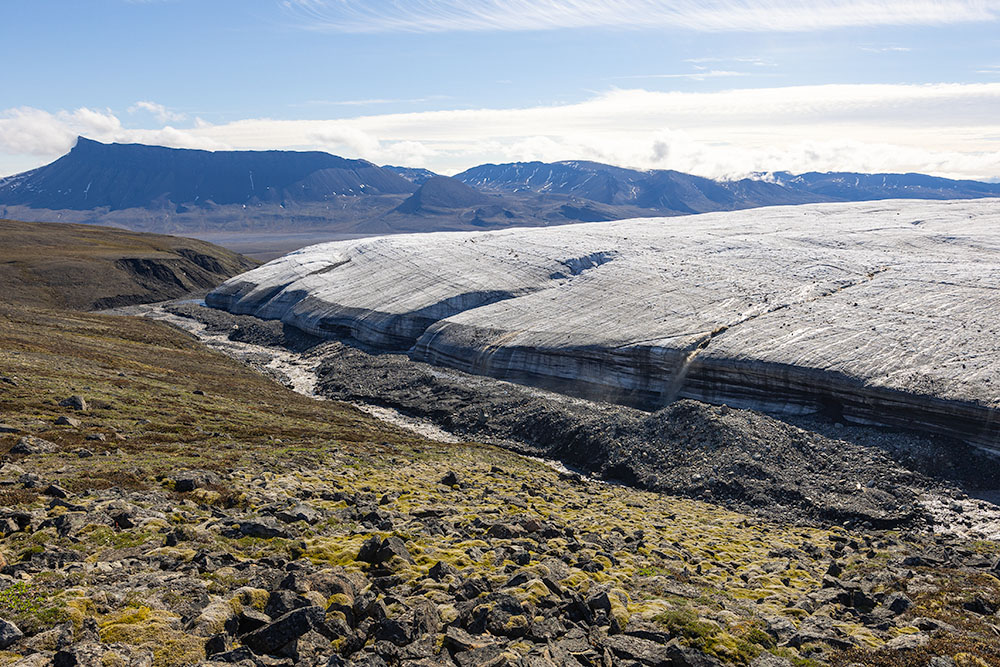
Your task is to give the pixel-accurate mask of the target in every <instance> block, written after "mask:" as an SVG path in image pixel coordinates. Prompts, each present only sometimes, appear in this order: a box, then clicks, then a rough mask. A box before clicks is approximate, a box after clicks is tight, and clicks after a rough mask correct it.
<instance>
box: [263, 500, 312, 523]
mask: <svg viewBox="0 0 1000 667" xmlns="http://www.w3.org/2000/svg"><path fill="white" fill-rule="evenodd" d="M274 516H275V518H277V519H278V520H279V521H283V522H285V523H295V522H296V521H305V522H306V523H308V524H314V523H316V522H317V521H319V520H320V517H321V515H320V513H319V512H318V511H317V510H316V509H314V508H312V507H310V506H309V505H306V504H305V503H299V504H298V505H296V506H295V507H293V508H291V509H288V510H279V511H277V512H275V513H274Z"/></svg>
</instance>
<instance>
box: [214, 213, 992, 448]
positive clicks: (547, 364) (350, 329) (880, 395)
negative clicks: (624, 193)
mask: <svg viewBox="0 0 1000 667" xmlns="http://www.w3.org/2000/svg"><path fill="white" fill-rule="evenodd" d="M206 303H207V304H208V305H210V306H212V307H217V308H223V309H226V310H228V311H231V312H233V313H238V314H250V315H255V316H258V317H262V318H266V319H279V320H281V321H283V322H285V323H287V324H290V325H292V326H295V327H298V328H299V329H302V330H304V331H306V332H309V333H312V334H315V335H318V336H324V337H337V338H349V339H354V340H355V341H357V342H358V343H360V344H362V345H363V346H366V347H367V348H369V349H375V350H385V351H406V352H407V353H408V354H409V355H410V357H411V358H413V359H415V360H419V361H424V362H429V363H432V364H436V365H439V366H446V367H451V368H456V369H459V370H462V371H466V372H471V373H475V374H481V375H488V376H492V377H496V378H500V379H504V380H510V381H514V382H518V383H522V384H528V385H533V386H538V387H543V388H546V389H552V390H556V391H560V392H563V393H567V394H571V395H575V396H581V397H585V398H590V399H596V400H604V401H610V402H617V403H623V404H627V405H633V406H636V407H641V408H644V409H656V408H658V407H662V406H663V405H665V404H667V403H670V402H672V401H673V400H675V399H677V398H693V399H697V400H701V401H706V402H709V403H714V404H727V405H730V406H733V407H741V408H754V409H760V410H765V411H769V412H772V413H785V414H805V413H813V412H821V413H824V414H826V415H827V416H829V417H830V418H832V419H836V420H842V421H852V422H856V423H870V424H880V425H887V426H903V427H907V428H915V429H920V430H924V431H928V432H932V433H941V434H946V435H951V436H957V437H960V438H962V439H965V440H967V441H969V442H973V443H976V444H981V445H996V444H998V443H1000V418H998V413H1000V199H984V200H974V201H968V200H964V201H919V200H918V201H914V200H892V201H879V202H862V203H837V204H815V205H800V206H783V207H770V208H760V209H751V210H743V211H734V212H722V213H707V214H701V215H693V216H685V217H672V218H643V219H631V220H622V221H616V222H599V223H584V224H577V225H572V226H560V227H548V228H530V229H528V228H526V229H504V230H501V231H490V232H439V233H425V234H407V235H395V236H383V237H373V238H363V239H355V240H349V241H338V242H333V243H324V244H320V245H315V246H311V247H308V248H304V249H302V250H299V251H296V252H293V253H291V254H289V255H286V256H284V257H281V258H279V259H276V260H274V261H272V262H270V263H268V264H265V265H263V266H261V267H259V268H256V269H254V270H252V271H250V272H248V273H245V274H242V275H239V276H237V277H235V278H232V279H230V280H228V281H227V282H226V283H224V284H223V285H221V286H220V287H219V288H217V289H216V290H214V291H213V292H211V293H210V294H209V295H208V296H207V298H206Z"/></svg>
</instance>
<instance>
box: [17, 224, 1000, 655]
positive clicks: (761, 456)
mask: <svg viewBox="0 0 1000 667" xmlns="http://www.w3.org/2000/svg"><path fill="white" fill-rule="evenodd" d="M98 231H99V230H95V233H97V232H98ZM106 233H107V234H109V235H113V234H114V232H113V231H111V230H107V231H106ZM92 287H95V286H93V285H92ZM48 304H49V302H48V301H46V300H45V299H40V300H38V301H35V302H32V301H30V299H29V298H28V297H27V296H26V297H25V298H24V301H23V302H20V303H15V302H11V301H6V300H4V301H3V302H2V303H0V666H9V665H17V666H19V667H42V666H47V665H54V666H60V667H61V666H63V665H76V666H80V667H84V666H86V667H111V666H119V665H120V666H132V667H140V666H146V665H164V666H170V667H172V666H180V665H196V664H197V665H206V666H211V665H216V666H222V665H241V666H243V667H298V666H300V665H301V666H310V667H311V666H321V665H322V666H332V667H335V666H337V665H350V666H357V667H360V666H367V667H378V666H381V665H386V666H388V665H408V666H413V667H417V666H420V665H444V666H453V667H454V666H457V667H471V666H473V665H475V666H481V665H489V666H496V667H500V666H504V665H507V666H517V667H522V666H524V667H536V666H553V665H555V666H560V667H577V666H582V665H594V666H596V665H601V666H602V667H607V666H612V665H622V666H625V667H633V666H635V667H638V666H640V665H665V666H668V667H669V666H671V665H676V666H678V667H682V666H699V667H701V666H708V667H710V666H712V665H752V666H753V667H788V665H795V666H799V667H813V666H815V667H820V666H824V665H832V666H834V667H847V666H849V665H851V666H857V665H870V666H873V667H874V666H877V665H896V666H902V667H917V666H920V667H925V666H933V667H951V666H959V667H966V666H969V665H976V666H982V665H995V664H1000V618H998V615H997V610H998V609H1000V578H998V577H1000V546H998V542H997V539H998V538H1000V509H998V508H997V507H996V506H995V505H993V504H991V503H989V502H985V501H983V500H979V499H977V498H976V495H981V496H982V495H984V494H982V493H979V492H981V491H983V490H985V489H990V488H993V489H995V488H997V487H996V485H995V483H996V480H995V479H994V472H993V471H995V470H996V465H995V463H994V462H993V460H992V459H990V458H988V457H987V456H986V455H985V454H983V453H980V452H977V451H976V450H974V449H971V448H968V447H964V446H963V445H960V444H959V443H956V442H954V441H949V440H946V439H943V438H934V437H917V436H912V435H905V434H900V433H898V432H893V431H886V430H873V429H869V428H861V427H855V426H850V425H844V424H838V423H835V422H832V421H823V420H820V419H817V418H806V417H803V418H800V419H799V421H798V423H797V424H796V425H792V424H789V423H785V422H779V421H777V420H775V419H773V418H771V417H767V416H765V415H763V414H759V413H754V412H750V411H745V410H739V409H733V408H718V407H712V406H709V405H705V404H702V403H698V402H694V401H681V402H679V403H677V404H675V405H673V406H671V407H669V408H667V409H664V410H660V411H658V412H654V413H645V412H642V411H639V410H636V409H633V408H628V407H622V406H617V405H613V404H601V403H593V402H588V401H585V400H582V399H577V398H569V397H566V396H562V395H559V394H553V393H549V392H546V391H543V390H538V389H531V388H528V387H522V386H517V385H513V384H510V383H507V382H504V381H500V380H495V379H492V378H487V377H481V376H470V375H466V374H464V373H461V372H460V371H451V370H442V369H440V368H437V367H433V366H429V365H426V364H422V363H418V362H414V361H412V360H411V359H409V358H408V357H406V356H405V355H401V354H385V353H379V354H373V352H374V350H372V349H368V350H367V351H366V350H365V349H361V348H360V347H358V346H357V343H356V342H355V344H354V345H346V344H345V343H344V342H343V341H339V340H328V339H325V338H317V337H314V336H311V335H309V334H306V333H304V332H303V331H302V330H300V329H298V328H296V327H293V326H289V325H285V324H282V323H280V322H278V321H265V320H260V319H257V318H254V317H250V316H246V315H232V314H229V313H226V312H223V311H219V310H213V309H208V308H205V307H204V306H203V305H201V304H200V303H199V301H198V299H197V297H187V298H184V299H181V300H178V301H175V302H172V303H168V304H161V305H152V306H132V307H129V308H119V309H118V310H116V311H115V312H118V313H123V314H120V315H115V316H111V315H106V314H96V313H86V312H81V311H71V310H66V309H52V308H51V307H49V305H48ZM129 313H131V314H133V315H134V314H143V315H145V317H143V318H140V317H134V316H127V314H129ZM156 320H162V321H156ZM165 322H169V323H173V325H174V326H168V325H167V324H166V323H165ZM283 385H287V386H283ZM292 389H294V390H295V391H293V390H292ZM323 396H326V397H331V398H341V399H346V400H347V401H350V403H353V404H356V406H357V407H355V406H354V405H351V404H348V403H345V402H342V401H338V400H323V399H322V397H323ZM367 413H376V414H378V415H382V416H384V417H385V419H388V420H389V421H385V420H383V419H376V418H373V417H372V416H371V415H370V414H367ZM404 413H405V414H404ZM517 452H523V453H529V454H534V455H542V456H545V457H561V458H563V459H565V460H566V461H568V462H569V463H571V464H574V467H575V468H578V469H579V472H574V471H572V470H568V469H566V468H565V467H561V466H558V465H554V464H553V463H552V462H550V461H543V460H540V459H537V458H530V457H526V456H523V455H522V454H520V453H517ZM622 482H627V484H623V483H622ZM639 487H644V488H639Z"/></svg>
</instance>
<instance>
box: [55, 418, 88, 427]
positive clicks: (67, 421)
mask: <svg viewBox="0 0 1000 667" xmlns="http://www.w3.org/2000/svg"><path fill="white" fill-rule="evenodd" d="M81 423H82V422H80V420H79V419H77V418H76V417H68V416H66V415H62V416H61V417H59V418H58V419H56V425H57V426H72V427H74V428H75V427H77V426H79V425H80V424H81Z"/></svg>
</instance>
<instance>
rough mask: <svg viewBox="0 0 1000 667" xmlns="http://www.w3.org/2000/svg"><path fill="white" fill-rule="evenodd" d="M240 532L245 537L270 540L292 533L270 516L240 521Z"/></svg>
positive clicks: (286, 536) (289, 535)
mask: <svg viewBox="0 0 1000 667" xmlns="http://www.w3.org/2000/svg"><path fill="white" fill-rule="evenodd" d="M239 531H240V533H241V534H243V535H245V536H247V537H257V538H260V539H264V540H271V539H274V538H276V537H280V538H284V539H288V538H290V537H292V534H291V533H289V532H288V531H287V530H285V529H284V528H282V527H281V526H280V525H278V522H277V521H275V520H274V519H271V518H270V517H266V518H262V519H260V520H257V521H242V522H240V525H239Z"/></svg>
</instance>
